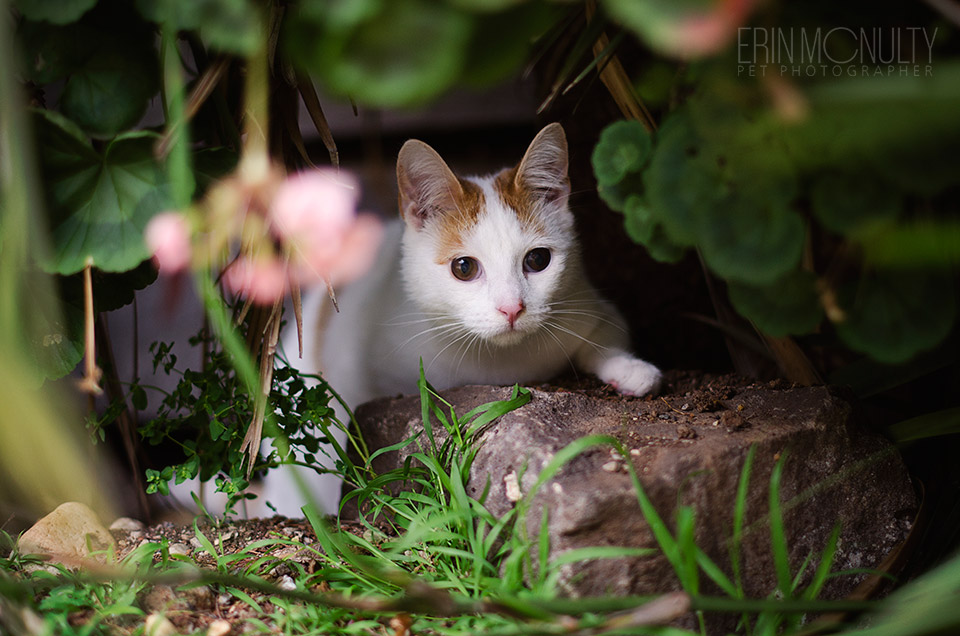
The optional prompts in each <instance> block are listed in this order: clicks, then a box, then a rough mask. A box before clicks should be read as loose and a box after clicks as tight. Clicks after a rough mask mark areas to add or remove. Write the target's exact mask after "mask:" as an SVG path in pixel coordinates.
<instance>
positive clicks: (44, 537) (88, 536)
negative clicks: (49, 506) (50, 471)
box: [18, 502, 114, 567]
mask: <svg viewBox="0 0 960 636" xmlns="http://www.w3.org/2000/svg"><path fill="white" fill-rule="evenodd" d="M113 544H114V541H113V535H111V534H110V531H109V530H107V529H106V528H105V527H104V526H103V523H102V522H101V521H100V518H99V517H97V513H95V512H94V511H93V510H91V509H90V507H89V506H87V505H86V504H82V503H77V502H67V503H64V504H60V505H59V506H58V507H57V508H56V509H55V510H54V511H53V512H51V513H50V514H48V515H47V516H45V517H43V518H42V519H40V520H39V521H37V522H36V523H35V524H34V525H33V527H32V528H30V529H29V530H27V531H26V532H24V533H23V535H22V536H21V537H20V540H19V542H18V545H19V546H20V551H21V552H24V553H26V554H44V555H48V556H50V557H51V558H50V561H51V562H53V563H60V564H62V565H66V566H68V567H79V566H80V565H82V564H83V561H85V560H87V559H91V560H93V561H95V562H98V563H106V561H107V559H106V551H107V550H108V549H109V548H110V546H112V545H113Z"/></svg>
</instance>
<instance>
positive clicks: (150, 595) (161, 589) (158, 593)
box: [140, 585, 186, 615]
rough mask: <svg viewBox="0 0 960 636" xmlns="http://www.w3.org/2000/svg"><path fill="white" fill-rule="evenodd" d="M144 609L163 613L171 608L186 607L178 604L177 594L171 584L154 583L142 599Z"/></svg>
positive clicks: (153, 612)
mask: <svg viewBox="0 0 960 636" xmlns="http://www.w3.org/2000/svg"><path fill="white" fill-rule="evenodd" d="M140 604H141V605H142V606H143V609H144V610H146V611H147V612H150V613H151V614H158V615H159V614H161V613H162V612H168V611H170V610H177V609H186V608H185V607H184V606H182V605H180V604H178V599H177V595H176V594H174V592H173V588H172V587H170V586H169V585H154V586H153V587H152V588H150V590H149V591H147V593H146V594H144V595H143V597H142V598H141V599H140Z"/></svg>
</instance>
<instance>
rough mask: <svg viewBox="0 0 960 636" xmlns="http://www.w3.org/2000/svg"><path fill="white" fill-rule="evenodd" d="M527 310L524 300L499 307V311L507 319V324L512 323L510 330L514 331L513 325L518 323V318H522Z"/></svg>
mask: <svg viewBox="0 0 960 636" xmlns="http://www.w3.org/2000/svg"><path fill="white" fill-rule="evenodd" d="M526 308H527V306H526V305H524V304H523V301H522V300H515V301H513V302H511V303H504V304H502V305H499V306H498V307H497V311H499V312H500V313H501V314H503V315H504V316H506V317H507V322H508V323H510V328H511V329H513V323H515V322H516V321H517V318H519V317H520V314H522V313H523V310H524V309H526Z"/></svg>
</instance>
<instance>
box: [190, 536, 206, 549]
mask: <svg viewBox="0 0 960 636" xmlns="http://www.w3.org/2000/svg"><path fill="white" fill-rule="evenodd" d="M190 545H192V546H193V549H194V550H203V544H202V543H200V539H198V538H196V537H190Z"/></svg>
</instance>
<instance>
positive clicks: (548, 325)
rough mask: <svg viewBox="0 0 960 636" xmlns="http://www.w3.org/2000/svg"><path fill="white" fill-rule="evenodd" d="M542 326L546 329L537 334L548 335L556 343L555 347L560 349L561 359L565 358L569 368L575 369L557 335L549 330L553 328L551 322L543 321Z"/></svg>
mask: <svg viewBox="0 0 960 636" xmlns="http://www.w3.org/2000/svg"><path fill="white" fill-rule="evenodd" d="M543 326H544V327H546V328H545V329H541V330H540V331H539V332H538V333H539V334H541V335H542V334H547V335H549V336H550V337H551V338H553V339H554V341H555V342H556V343H557V346H558V347H560V352H561V353H563V357H565V358H566V359H567V362H568V363H569V364H570V366H571V367H576V365H574V364H573V360H572V359H571V358H570V354H569V353H567V348H566V347H564V346H563V342H562V341H561V340H560V337H559V336H557V334H555V333H553V331H552V330H551V327H553V326H554V325H553V324H552V321H549V320H547V321H544V322H543ZM568 333H570V332H568ZM544 340H546V339H544Z"/></svg>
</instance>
